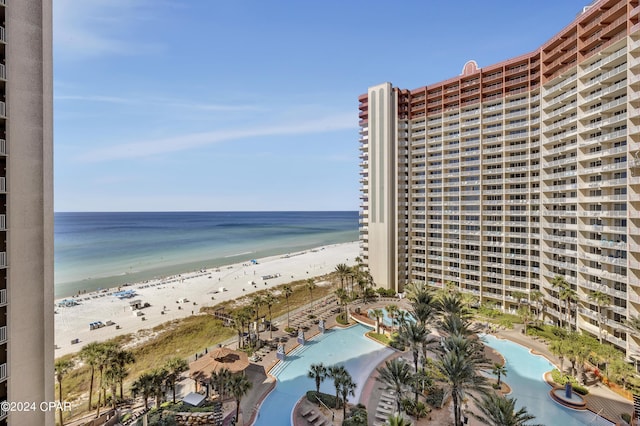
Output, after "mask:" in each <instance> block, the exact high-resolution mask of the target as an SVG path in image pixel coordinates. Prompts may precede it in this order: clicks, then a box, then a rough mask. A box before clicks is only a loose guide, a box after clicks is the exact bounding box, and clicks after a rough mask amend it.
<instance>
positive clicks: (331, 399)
mask: <svg viewBox="0 0 640 426" xmlns="http://www.w3.org/2000/svg"><path fill="white" fill-rule="evenodd" d="M318 399H320V401H322V403H323V404H324V405H326V406H327V407H329V408H339V407H338V406H337V401H338V400H336V397H335V395H329V394H328V393H322V392H316V391H308V392H307V400H308V401H309V402H313V403H314V404H318Z"/></svg>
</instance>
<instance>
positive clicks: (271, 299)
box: [264, 292, 278, 340]
mask: <svg viewBox="0 0 640 426" xmlns="http://www.w3.org/2000/svg"><path fill="white" fill-rule="evenodd" d="M277 301H278V299H276V298H275V296H274V295H273V294H271V292H267V294H265V295H264V304H265V305H267V309H268V311H269V340H273V327H272V323H271V321H272V317H271V308H272V307H273V305H275V304H276V302H277Z"/></svg>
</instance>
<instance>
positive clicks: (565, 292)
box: [558, 284, 578, 330]
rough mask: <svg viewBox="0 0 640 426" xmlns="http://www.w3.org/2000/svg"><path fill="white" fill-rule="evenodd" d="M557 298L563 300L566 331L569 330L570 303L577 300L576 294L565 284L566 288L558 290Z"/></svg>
mask: <svg viewBox="0 0 640 426" xmlns="http://www.w3.org/2000/svg"><path fill="white" fill-rule="evenodd" d="M558 298H559V299H560V300H564V303H565V310H566V311H567V330H571V302H575V301H576V300H578V293H576V291H575V290H574V289H572V288H571V286H570V285H568V284H567V287H563V288H561V289H560V291H559V293H558Z"/></svg>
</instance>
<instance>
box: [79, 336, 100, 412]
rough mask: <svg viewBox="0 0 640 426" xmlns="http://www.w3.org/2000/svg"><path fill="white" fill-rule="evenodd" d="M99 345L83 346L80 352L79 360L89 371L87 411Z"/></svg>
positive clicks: (96, 343)
mask: <svg viewBox="0 0 640 426" xmlns="http://www.w3.org/2000/svg"><path fill="white" fill-rule="evenodd" d="M101 345H102V344H101V343H98V342H93V343H89V344H87V345H85V346H83V348H82V349H81V350H80V359H81V360H82V361H84V363H85V364H87V365H88V366H89V369H90V371H91V378H90V379H89V405H88V409H89V410H91V409H92V407H91V397H92V396H93V381H94V378H95V372H96V367H97V365H98V354H99V352H100V347H101Z"/></svg>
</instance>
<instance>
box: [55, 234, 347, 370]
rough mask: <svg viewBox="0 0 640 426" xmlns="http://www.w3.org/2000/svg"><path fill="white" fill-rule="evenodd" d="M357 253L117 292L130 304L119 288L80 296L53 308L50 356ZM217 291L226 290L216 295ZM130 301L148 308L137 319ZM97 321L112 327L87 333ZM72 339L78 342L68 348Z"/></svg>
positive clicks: (333, 248)
mask: <svg viewBox="0 0 640 426" xmlns="http://www.w3.org/2000/svg"><path fill="white" fill-rule="evenodd" d="M358 251H359V248H358V242H351V243H344V244H334V245H330V246H324V247H319V248H317V249H313V250H307V251H303V252H296V253H290V254H289V255H284V256H283V255H278V256H271V257H267V258H263V259H257V261H258V263H257V264H253V263H251V262H248V263H244V264H242V263H239V264H233V265H229V266H224V267H220V268H213V269H208V270H201V271H196V272H192V273H188V274H181V275H178V276H173V277H167V278H165V279H161V280H154V281H148V282H145V283H138V284H134V285H131V286H127V287H122V290H135V291H136V293H137V295H136V296H135V297H133V298H131V299H123V300H121V299H119V298H117V297H115V296H114V295H113V293H115V292H117V291H118V289H111V290H108V291H103V292H98V293H87V294H84V295H81V296H79V297H77V298H75V300H76V301H78V303H79V304H78V305H76V306H71V307H56V312H57V314H56V315H55V344H56V350H55V356H56V357H59V356H62V355H65V354H68V353H73V352H77V351H79V350H80V349H81V348H82V346H84V345H86V344H87V343H90V342H94V341H104V340H108V339H110V338H113V337H116V336H118V335H121V334H128V333H133V332H137V331H139V330H142V329H150V328H153V327H155V326H157V325H159V324H162V323H164V322H167V321H170V320H173V319H176V318H183V317H186V316H189V315H192V314H196V313H198V311H199V310H200V308H201V307H202V306H213V305H215V304H217V303H219V302H221V301H224V300H231V299H237V298H239V297H241V296H244V295H247V294H250V293H252V292H254V291H258V290H263V289H265V288H271V287H275V286H277V285H280V284H284V283H288V282H291V281H293V280H299V279H306V278H310V277H315V276H318V275H323V274H326V273H328V272H331V271H333V270H334V269H335V266H336V265H337V264H339V263H347V264H348V265H352V264H354V263H355V261H354V259H355V258H356V257H357V256H358ZM252 283H255V285H254V284H252ZM222 288H224V289H225V290H224V291H221V289H222ZM135 300H139V301H141V302H142V303H143V304H144V303H148V304H149V305H150V306H149V307H147V308H143V309H141V310H140V311H139V312H142V313H143V315H142V316H136V314H135V312H136V311H132V310H131V308H130V305H129V304H130V302H132V301H135ZM57 302H59V301H57ZM162 312H164V313H162ZM98 321H101V322H102V323H103V324H107V323H108V322H113V324H112V325H105V326H104V327H100V328H96V329H94V330H90V326H89V324H90V323H94V322H98ZM75 339H78V343H72V340H75Z"/></svg>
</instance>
